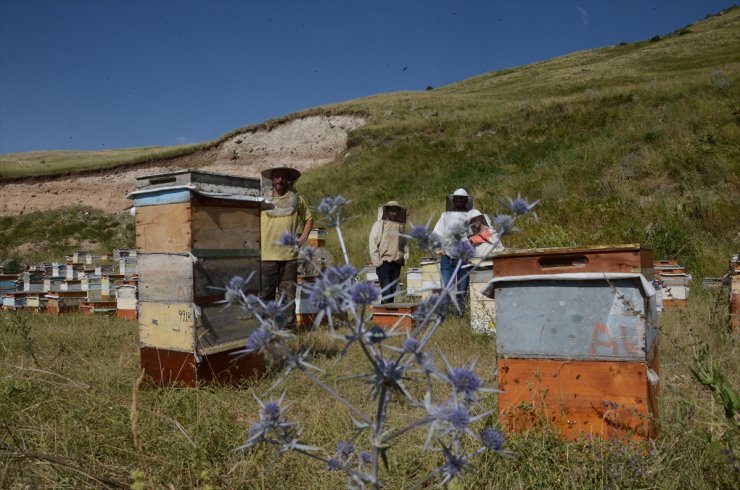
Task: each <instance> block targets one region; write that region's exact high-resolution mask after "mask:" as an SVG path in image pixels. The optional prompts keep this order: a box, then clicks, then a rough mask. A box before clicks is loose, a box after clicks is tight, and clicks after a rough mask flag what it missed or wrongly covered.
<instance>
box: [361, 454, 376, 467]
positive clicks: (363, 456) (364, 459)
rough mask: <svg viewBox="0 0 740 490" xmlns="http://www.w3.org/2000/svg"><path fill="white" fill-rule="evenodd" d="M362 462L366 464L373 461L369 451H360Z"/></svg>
mask: <svg viewBox="0 0 740 490" xmlns="http://www.w3.org/2000/svg"><path fill="white" fill-rule="evenodd" d="M360 462H361V463H362V464H364V465H371V464H372V463H373V457H372V455H371V454H370V453H369V452H367V451H362V452H361V453H360Z"/></svg>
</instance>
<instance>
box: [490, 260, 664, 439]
mask: <svg viewBox="0 0 740 490" xmlns="http://www.w3.org/2000/svg"><path fill="white" fill-rule="evenodd" d="M566 253H568V254H570V251H568V252H566ZM582 253H583V252H582ZM598 254H599V255H600V256H601V257H604V256H605V255H607V256H608V255H609V253H608V250H606V247H599V251H598ZM553 255H554V256H557V255H558V254H556V253H555V254H553V252H552V251H549V252H548V254H547V255H546V258H551V257H553ZM584 255H585V256H586V257H587V258H589V257H588V256H589V254H588V253H584ZM644 255H649V251H645V250H642V251H637V254H636V256H638V257H639V256H644ZM519 259H521V260H522V262H523V264H521V266H519V265H517V264H516V263H512V262H517V261H518V260H519ZM599 260H601V259H599ZM499 261H501V263H498V264H497V262H499ZM505 262H509V263H505ZM543 262H544V261H540V260H538V259H537V258H536V255H535V254H534V253H533V252H532V251H523V252H522V253H521V256H518V254H517V253H515V252H509V253H506V254H501V255H500V256H496V257H494V258H493V268H494V270H502V271H520V272H529V271H533V267H532V266H533V265H536V267H537V269H535V270H534V272H535V273H534V274H531V275H527V274H518V275H515V276H497V277H495V278H494V279H493V280H492V282H491V283H490V285H489V287H488V288H487V289H486V291H485V292H486V294H487V295H489V296H490V295H493V296H494V297H495V299H496V343H497V356H498V373H499V388H500V389H502V390H503V393H501V394H500V395H499V410H500V417H501V420H502V422H503V423H504V425H505V426H506V427H507V428H508V429H509V430H516V431H519V430H523V429H526V428H529V427H532V426H533V425H534V424H535V423H536V422H537V421H538V420H540V421H547V422H549V423H550V424H552V425H553V426H554V427H556V428H559V429H560V430H561V431H562V433H563V435H564V436H565V437H568V438H570V439H574V438H577V437H581V436H596V437H603V438H612V437H625V438H645V437H655V436H656V435H657V428H658V425H657V419H658V412H657V397H658V393H659V384H658V373H659V361H658V331H657V311H656V302H655V291H654V289H653V288H652V285H651V284H650V283H649V282H648V281H647V280H646V279H645V277H644V276H643V275H642V274H640V273H631V272H624V269H625V262H624V260H622V259H619V260H616V261H608V260H603V261H601V263H602V266H601V267H603V268H604V270H602V271H594V270H591V271H589V272H586V273H582V272H574V273H562V272H558V273H552V272H546V273H542V272H541V270H540V269H541V265H538V264H542V263H543ZM579 262H580V260H579ZM594 262H596V261H594V260H588V261H587V262H586V263H591V264H593V263H594ZM545 263H547V262H545ZM650 263H652V259H651V261H650ZM610 266H611V267H613V270H609V269H608V267H610Z"/></svg>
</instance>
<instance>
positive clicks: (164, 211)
mask: <svg viewBox="0 0 740 490" xmlns="http://www.w3.org/2000/svg"><path fill="white" fill-rule="evenodd" d="M191 224H192V215H191V205H190V203H189V202H188V203H181V204H164V205H161V206H145V207H142V208H137V209H136V248H137V249H138V251H139V252H150V253H151V252H172V253H188V252H190V250H191V249H192V230H191ZM122 260H123V259H122Z"/></svg>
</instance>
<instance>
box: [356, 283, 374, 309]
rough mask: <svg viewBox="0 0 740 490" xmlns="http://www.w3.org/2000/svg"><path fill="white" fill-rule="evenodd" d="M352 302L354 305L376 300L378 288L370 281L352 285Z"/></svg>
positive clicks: (366, 303)
mask: <svg viewBox="0 0 740 490" xmlns="http://www.w3.org/2000/svg"><path fill="white" fill-rule="evenodd" d="M350 295H351V298H352V302H353V303H355V304H356V305H363V306H366V305H371V304H373V303H375V301H377V300H378V296H379V294H378V288H377V287H376V286H375V284H373V283H372V282H370V281H363V282H359V283H357V284H355V285H354V286H352V290H351V291H350Z"/></svg>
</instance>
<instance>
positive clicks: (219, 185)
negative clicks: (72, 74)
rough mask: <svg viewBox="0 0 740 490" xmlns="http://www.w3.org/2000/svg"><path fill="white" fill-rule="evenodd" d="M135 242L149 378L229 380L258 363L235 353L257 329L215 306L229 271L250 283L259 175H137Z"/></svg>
mask: <svg viewBox="0 0 740 490" xmlns="http://www.w3.org/2000/svg"><path fill="white" fill-rule="evenodd" d="M136 185H137V191H136V192H134V193H132V195H131V196H130V197H132V198H133V199H134V205H135V207H136V246H137V250H138V253H137V259H138V263H137V269H138V293H139V303H138V305H139V332H140V342H141V344H140V353H141V363H142V367H143V368H144V370H145V372H146V373H147V375H148V376H149V377H150V378H151V379H152V380H153V381H154V382H155V383H157V384H161V385H169V384H178V385H186V386H192V385H194V384H196V383H197V382H199V381H209V380H214V379H217V380H220V381H223V382H232V383H238V382H241V381H242V380H243V379H244V378H247V377H250V376H252V375H253V373H254V372H255V371H261V370H262V369H263V365H262V362H261V360H260V358H259V357H258V356H256V355H249V356H243V357H236V356H233V355H231V354H233V352H234V351H236V350H239V349H241V348H243V346H244V343H245V340H246V338H247V337H248V336H249V334H250V333H251V332H252V331H254V329H255V328H257V321H256V320H254V319H249V318H248V317H247V313H246V312H245V311H244V310H243V309H241V308H237V307H235V308H225V307H224V305H223V304H220V303H219V301H221V300H223V298H224V287H225V285H226V284H228V283H229V281H230V280H231V278H232V277H233V276H236V275H239V276H242V277H244V278H245V279H248V280H247V282H246V285H245V290H246V291H247V292H257V291H258V290H259V277H260V265H259V261H260V246H259V239H260V238H259V237H260V222H259V215H260V211H261V209H262V207H263V199H262V198H261V197H259V181H258V180H256V179H248V178H243V177H234V176H228V175H220V174H214V173H207V172H199V171H192V170H183V171H178V172H172V173H167V174H160V175H151V176H146V177H137V184H136Z"/></svg>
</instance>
